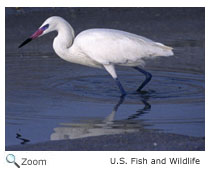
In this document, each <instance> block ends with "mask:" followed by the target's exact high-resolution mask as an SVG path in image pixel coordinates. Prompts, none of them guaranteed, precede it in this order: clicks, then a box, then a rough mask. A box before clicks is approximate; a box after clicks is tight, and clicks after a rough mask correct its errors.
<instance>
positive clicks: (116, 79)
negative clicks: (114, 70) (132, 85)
mask: <svg viewBox="0 0 210 171" xmlns="http://www.w3.org/2000/svg"><path fill="white" fill-rule="evenodd" d="M115 82H116V84H117V86H118V87H119V89H120V92H121V97H124V96H125V95H126V92H125V90H124V88H123V86H122V84H121V83H120V81H119V79H118V78H115Z"/></svg>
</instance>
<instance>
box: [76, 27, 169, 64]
mask: <svg viewBox="0 0 210 171" xmlns="http://www.w3.org/2000/svg"><path fill="white" fill-rule="evenodd" d="M74 44H76V45H77V47H78V48H79V49H80V51H81V52H82V53H84V54H85V55H86V56H88V57H89V58H91V59H92V60H95V61H97V62H98V63H101V64H103V65H107V64H119V65H120V64H121V65H123V64H125V65H126V64H128V65H129V64H144V62H143V60H142V59H143V58H146V57H155V56H167V55H165V54H164V53H163V52H164V51H165V52H168V51H171V48H170V47H167V46H165V45H163V44H161V43H156V42H154V41H152V40H150V39H147V38H145V37H142V36H138V35H135V34H131V33H128V32H124V31H119V30H113V29H90V30H86V31H83V32H81V33H80V34H79V35H78V36H77V37H76V38H75V40H74Z"/></svg>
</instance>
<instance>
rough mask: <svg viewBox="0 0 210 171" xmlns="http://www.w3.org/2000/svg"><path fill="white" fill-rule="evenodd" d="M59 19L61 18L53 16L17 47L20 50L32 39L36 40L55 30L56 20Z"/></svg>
mask: <svg viewBox="0 0 210 171" xmlns="http://www.w3.org/2000/svg"><path fill="white" fill-rule="evenodd" d="M60 18H61V17H56V16H53V17H50V18H48V19H47V20H45V22H44V23H43V24H42V25H41V26H40V27H39V29H38V30H37V31H36V32H35V33H34V34H32V35H31V36H30V37H29V38H28V39H26V40H25V41H24V42H23V43H21V44H20V46H18V47H19V48H21V47H22V46H24V45H25V44H27V43H29V42H30V41H32V40H33V39H36V38H37V37H41V36H43V35H45V34H47V33H49V32H51V31H54V30H56V26H57V20H58V19H60Z"/></svg>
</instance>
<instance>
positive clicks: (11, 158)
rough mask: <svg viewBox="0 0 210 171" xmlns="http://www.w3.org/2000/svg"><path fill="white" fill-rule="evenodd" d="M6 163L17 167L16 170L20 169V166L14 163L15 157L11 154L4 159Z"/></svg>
mask: <svg viewBox="0 0 210 171" xmlns="http://www.w3.org/2000/svg"><path fill="white" fill-rule="evenodd" d="M6 161H7V162H8V163H14V164H15V166H17V167H18V168H20V166H19V165H18V164H17V163H16V162H15V156H14V155H13V154H8V155H7V157H6Z"/></svg>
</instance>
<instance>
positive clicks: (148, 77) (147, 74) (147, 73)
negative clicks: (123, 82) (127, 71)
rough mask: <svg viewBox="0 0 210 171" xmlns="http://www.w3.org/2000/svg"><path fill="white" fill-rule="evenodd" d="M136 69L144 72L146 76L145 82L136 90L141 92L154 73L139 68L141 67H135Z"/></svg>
mask: <svg viewBox="0 0 210 171" xmlns="http://www.w3.org/2000/svg"><path fill="white" fill-rule="evenodd" d="M133 68H134V69H135V70H137V71H139V72H141V73H143V74H144V75H145V77H146V79H145V80H144V82H143V83H142V84H141V85H140V86H139V88H138V89H137V90H136V91H138V92H140V91H141V90H142V88H143V87H144V86H145V85H146V84H147V83H148V82H149V81H150V80H151V79H152V74H150V73H149V72H147V71H145V70H143V69H141V68H139V67H133Z"/></svg>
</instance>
